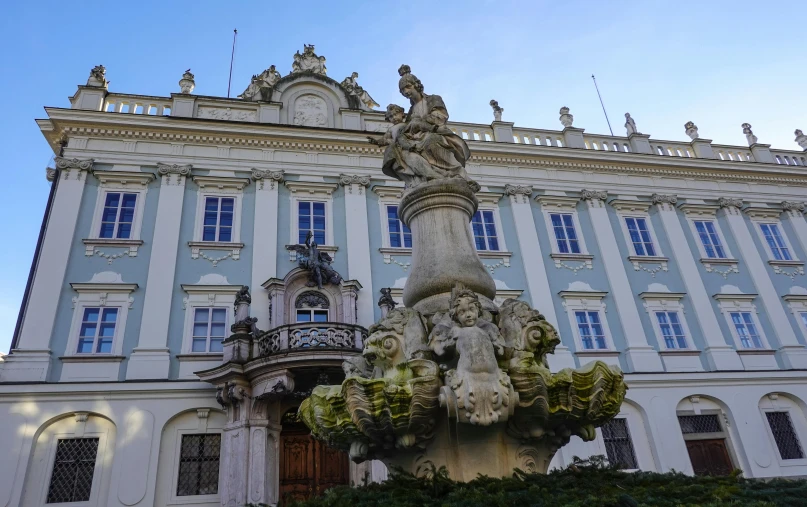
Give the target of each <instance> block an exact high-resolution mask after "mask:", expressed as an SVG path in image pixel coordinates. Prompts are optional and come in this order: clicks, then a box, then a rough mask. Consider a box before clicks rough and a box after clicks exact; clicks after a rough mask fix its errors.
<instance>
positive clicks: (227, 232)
mask: <svg viewBox="0 0 807 507" xmlns="http://www.w3.org/2000/svg"><path fill="white" fill-rule="evenodd" d="M234 214H235V199H234V198H233V197H206V198H205V216H204V226H203V230H202V241H222V242H230V241H232V240H233V216H234Z"/></svg>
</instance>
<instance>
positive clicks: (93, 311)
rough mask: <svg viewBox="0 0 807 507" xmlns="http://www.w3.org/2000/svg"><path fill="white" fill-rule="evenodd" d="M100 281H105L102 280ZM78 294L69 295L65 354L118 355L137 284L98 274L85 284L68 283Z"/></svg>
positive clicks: (109, 274)
mask: <svg viewBox="0 0 807 507" xmlns="http://www.w3.org/2000/svg"><path fill="white" fill-rule="evenodd" d="M104 280H109V282H105V281H104ZM70 285H71V287H72V288H73V290H75V291H76V292H77V293H78V295H77V296H75V297H74V298H73V323H72V324H71V328H70V329H71V330H70V336H69V338H68V343H67V350H66V351H65V354H66V355H67V356H78V355H82V356H84V355H92V356H98V357H99V358H101V357H103V356H120V355H121V354H122V351H123V334H124V331H125V330H126V320H127V316H128V313H129V309H130V308H131V306H132V304H133V303H134V298H133V297H132V295H131V294H132V292H134V291H135V290H136V289H137V284H127V283H123V282H122V280H121V278H120V275H119V274H117V273H112V272H104V273H99V274H96V275H95V276H93V280H91V281H90V282H88V283H71V284H70Z"/></svg>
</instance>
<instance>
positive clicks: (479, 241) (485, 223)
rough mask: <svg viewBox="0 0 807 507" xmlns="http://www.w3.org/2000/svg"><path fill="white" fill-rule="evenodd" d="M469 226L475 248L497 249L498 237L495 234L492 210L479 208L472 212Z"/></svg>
mask: <svg viewBox="0 0 807 507" xmlns="http://www.w3.org/2000/svg"><path fill="white" fill-rule="evenodd" d="M471 228H472V229H473V231H474V243H475V244H476V249H477V250H493V251H498V250H499V237H498V236H497V235H496V223H495V221H494V219H493V211H491V210H480V211H477V212H476V213H474V218H473V220H471Z"/></svg>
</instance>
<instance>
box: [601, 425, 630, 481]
mask: <svg viewBox="0 0 807 507" xmlns="http://www.w3.org/2000/svg"><path fill="white" fill-rule="evenodd" d="M602 439H603V441H604V442H605V451H606V453H607V455H608V462H609V463H611V464H612V465H618V466H619V467H620V468H627V469H636V468H639V465H638V462H637V460H636V452H635V451H634V449H633V440H632V439H631V437H630V430H628V421H627V420H625V419H624V418H618V419H611V420H610V421H608V423H607V424H605V426H603V427H602Z"/></svg>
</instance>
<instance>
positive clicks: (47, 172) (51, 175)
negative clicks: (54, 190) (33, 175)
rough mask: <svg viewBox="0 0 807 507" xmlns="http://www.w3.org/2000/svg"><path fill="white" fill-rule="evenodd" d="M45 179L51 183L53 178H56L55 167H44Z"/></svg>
mask: <svg viewBox="0 0 807 507" xmlns="http://www.w3.org/2000/svg"><path fill="white" fill-rule="evenodd" d="M45 179H46V180H48V181H49V182H51V183H53V180H55V179H56V169H53V168H51V167H48V168H47V169H45Z"/></svg>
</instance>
